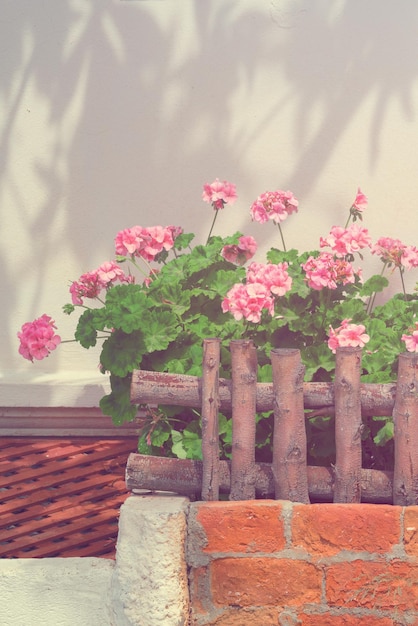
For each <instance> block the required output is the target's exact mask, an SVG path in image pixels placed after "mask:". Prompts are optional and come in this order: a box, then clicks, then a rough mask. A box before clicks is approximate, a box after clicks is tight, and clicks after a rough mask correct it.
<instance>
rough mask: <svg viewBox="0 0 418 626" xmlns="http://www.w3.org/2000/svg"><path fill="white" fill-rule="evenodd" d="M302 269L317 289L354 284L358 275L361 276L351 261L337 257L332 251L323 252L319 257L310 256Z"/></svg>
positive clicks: (313, 287) (312, 285)
mask: <svg viewBox="0 0 418 626" xmlns="http://www.w3.org/2000/svg"><path fill="white" fill-rule="evenodd" d="M302 269H303V270H304V272H305V273H306V281H307V283H308V285H309V287H311V288H312V289H315V290H316V291H320V290H321V289H324V287H327V288H328V289H336V288H337V287H338V285H347V284H353V283H354V282H355V279H356V275H357V276H360V272H359V271H358V270H355V269H354V268H353V266H352V265H351V263H350V262H349V261H346V260H345V259H340V258H338V257H335V256H334V255H333V254H331V253H330V252H321V253H320V254H319V256H318V257H313V256H310V257H309V258H308V259H307V261H306V263H303V265H302Z"/></svg>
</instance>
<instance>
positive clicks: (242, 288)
mask: <svg viewBox="0 0 418 626" xmlns="http://www.w3.org/2000/svg"><path fill="white" fill-rule="evenodd" d="M202 198H203V200H204V201H205V202H207V203H209V204H210V205H211V206H212V207H213V210H214V219H213V223H212V226H211V229H210V233H209V236H208V239H207V241H206V243H205V244H204V245H195V246H194V247H193V248H192V247H191V245H190V244H191V242H192V240H193V239H194V235H193V234H186V233H184V232H183V230H182V229H181V228H180V227H175V226H167V227H162V226H155V227H150V228H145V227H142V226H134V227H132V228H127V229H125V230H122V231H120V232H119V233H118V234H117V236H116V238H115V251H116V255H115V259H114V260H113V261H110V262H106V263H104V264H103V265H101V266H100V267H99V268H98V269H97V270H95V271H93V272H88V273H86V274H83V275H82V276H81V277H80V278H79V279H78V280H77V281H75V282H73V283H72V284H71V287H70V294H71V299H72V303H71V304H66V305H65V306H64V311H65V313H67V314H71V313H73V312H74V311H75V310H81V311H82V312H81V315H80V318H79V320H78V324H77V327H76V330H75V340H76V341H78V342H79V343H80V344H81V345H82V346H83V347H84V348H87V349H88V348H90V347H92V346H94V345H96V342H97V341H98V340H99V339H101V340H103V346H102V351H101V357H100V368H101V371H102V372H103V373H109V374H110V383H111V392H110V394H108V395H106V396H105V397H104V398H102V400H101V403H100V406H101V409H102V411H103V412H104V413H105V414H106V415H110V416H111V417H112V419H113V421H114V422H115V423H116V424H121V423H122V422H124V421H127V420H132V419H134V418H135V416H136V414H137V410H138V407H136V406H132V405H131V403H130V399H129V390H130V384H131V377H132V371H133V370H134V369H144V370H155V371H165V372H171V373H181V374H189V375H196V376H200V375H201V371H202V356H203V354H202V344H203V339H204V338H207V337H218V338H220V339H221V342H222V344H221V345H222V350H221V359H222V362H221V372H220V375H221V376H223V377H229V376H230V357H229V351H228V350H227V349H226V348H227V347H228V345H229V342H230V341H231V340H234V339H242V338H243V337H244V338H247V339H252V340H253V342H254V343H255V345H256V347H257V349H258V362H259V380H260V381H263V382H268V381H271V376H272V371H271V365H270V360H269V355H270V351H271V349H272V348H275V347H287V348H298V349H300V351H301V356H302V360H303V362H304V365H305V368H306V373H305V380H307V381H329V380H332V376H333V373H334V367H335V360H334V357H333V352H335V350H336V348H337V347H338V346H361V347H363V346H365V350H364V351H363V360H362V381H363V382H380V383H383V382H390V381H392V380H394V378H395V377H396V358H397V356H398V354H399V353H400V352H402V351H403V350H404V349H405V347H406V349H407V350H410V351H415V352H417V351H418V322H417V321H416V314H417V311H418V295H417V294H407V293H406V292H405V288H404V289H403V293H402V294H397V295H395V296H393V297H392V298H390V299H389V300H387V301H386V303H385V304H382V305H379V306H375V297H376V294H377V293H378V292H381V291H383V290H384V289H385V287H387V285H388V279H387V278H386V277H385V276H384V275H383V273H384V272H385V271H386V270H387V269H388V268H389V269H390V270H391V271H392V272H393V271H394V270H397V271H399V272H400V276H401V278H402V285H403V286H404V282H403V276H404V272H405V271H407V270H410V269H412V268H416V267H418V249H417V248H416V247H415V246H407V245H405V244H403V243H402V242H400V241H399V240H397V239H392V238H389V237H384V238H380V239H378V241H377V242H376V243H374V244H373V242H372V240H371V237H370V235H369V233H368V231H367V229H366V228H364V227H363V226H362V225H360V224H359V222H361V221H362V218H363V213H364V211H365V210H366V208H367V198H366V197H365V195H364V194H363V193H362V192H361V191H360V189H359V190H358V192H357V195H356V198H355V200H354V202H353V204H352V205H351V208H350V210H349V216H348V220H347V223H346V224H345V226H344V227H341V226H333V227H332V228H331V231H330V233H329V235H328V236H327V237H323V238H321V239H320V245H319V248H320V249H319V250H314V251H312V252H303V253H299V252H298V251H297V250H296V249H290V250H287V249H286V245H285V240H284V236H283V231H282V224H283V222H284V221H285V220H286V219H287V218H288V217H289V216H290V215H292V214H293V213H296V212H297V211H298V201H297V200H296V199H295V197H294V195H293V194H292V193H291V192H290V191H286V192H284V191H274V192H266V193H263V194H262V195H260V196H259V197H258V198H257V200H256V201H255V202H254V203H253V205H252V206H251V209H250V215H251V217H252V219H253V221H256V222H259V223H260V224H265V223H271V224H273V225H274V226H275V227H277V229H278V234H279V240H280V247H277V248H276V247H273V248H271V249H270V250H269V252H268V253H267V262H265V263H264V262H260V261H256V260H253V257H254V255H255V254H256V251H257V243H256V241H255V239H254V238H253V237H252V236H244V235H243V234H242V233H235V234H234V235H232V236H229V237H224V238H221V237H218V236H212V232H213V229H214V226H215V223H216V219H217V218H218V215H219V213H221V212H222V210H223V209H224V208H225V207H226V206H227V205H232V204H233V203H234V202H235V201H236V199H237V194H236V189H235V186H234V185H233V184H231V183H229V182H227V181H223V182H222V181H219V180H218V179H217V180H216V181H214V182H213V183H212V184H207V185H204V188H203V196H202ZM366 249H369V251H370V252H371V253H372V254H375V255H378V256H379V257H380V258H381V260H382V262H383V270H382V273H381V275H375V276H372V277H371V278H369V279H368V280H366V281H364V280H363V278H362V271H361V268H359V267H357V266H356V265H355V260H356V258H359V259H362V258H363V257H362V254H363V252H364V251H365V250H366ZM124 267H127V268H128V269H127V271H124ZM138 273H139V274H142V281H141V282H137V278H135V275H137V274H138ZM87 303H89V304H87ZM55 331H56V328H55V324H54V322H53V320H52V319H51V318H50V317H49V316H47V315H43V316H42V317H40V318H39V319H37V320H35V321H34V322H32V323H26V324H24V325H23V326H22V329H21V331H20V332H19V333H18V336H19V339H20V348H19V351H20V353H21V355H22V356H23V357H25V358H27V359H30V360H32V361H33V359H42V358H44V357H45V356H47V355H48V354H49V353H50V352H51V351H52V350H54V349H55V348H56V347H57V346H58V344H59V343H60V337H59V336H58V335H57V334H56V332H55ZM408 332H410V333H411V334H407V333H408ZM146 415H147V417H146V418H144V420H143V421H142V422H141V433H140V439H139V451H140V452H142V453H151V454H166V455H175V456H178V457H182V458H185V457H188V458H199V457H200V454H201V448H200V439H201V431H200V421H199V415H198V414H197V413H196V412H195V411H192V410H191V409H183V410H180V409H179V408H178V407H170V406H164V407H158V409H151V408H148V412H147V414H146ZM332 419H333V418H332V416H330V415H315V414H312V415H307V431H308V448H309V461H310V462H314V463H316V464H321V463H326V464H328V463H329V462H332V460H333V453H334V449H333V446H334V444H333V429H332V428H331V422H332ZM256 420H257V458H258V460H269V458H270V453H271V435H272V416H271V414H269V413H263V414H260V415H257V416H256ZM392 436H393V425H392V422H391V419H390V418H389V417H387V418H386V417H385V418H382V417H376V418H367V423H365V425H364V431H363V438H364V451H365V463H366V465H367V463H369V466H374V467H376V466H378V467H383V468H384V467H386V466H387V463H388V461H387V459H388V458H389V455H388V453H387V447H388V446H386V447H385V448H384V447H383V446H384V445H385V444H387V443H388V442H389V446H390V442H391V439H392ZM220 437H221V447H222V452H223V454H224V456H226V457H227V456H228V455H229V452H230V446H231V420H230V418H229V417H228V416H226V415H221V416H220ZM376 446H381V448H376ZM376 450H377V451H376Z"/></svg>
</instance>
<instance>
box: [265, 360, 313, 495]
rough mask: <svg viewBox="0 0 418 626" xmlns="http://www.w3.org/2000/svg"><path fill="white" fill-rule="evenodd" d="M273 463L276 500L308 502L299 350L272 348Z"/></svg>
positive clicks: (301, 372)
mask: <svg viewBox="0 0 418 626" xmlns="http://www.w3.org/2000/svg"><path fill="white" fill-rule="evenodd" d="M270 359H271V365H272V368H273V393H274V433H273V463H272V470H273V476H274V487H275V496H276V500H290V501H292V502H304V503H306V504H307V503H309V494H308V476H307V470H306V467H307V465H306V429H305V412H304V407H303V377H304V375H305V368H304V366H303V365H302V362H301V358H300V351H299V350H291V349H277V350H272V351H271V355H270Z"/></svg>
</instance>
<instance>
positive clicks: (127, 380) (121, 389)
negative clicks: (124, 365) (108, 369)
mask: <svg viewBox="0 0 418 626" xmlns="http://www.w3.org/2000/svg"><path fill="white" fill-rule="evenodd" d="M110 384H111V389H112V391H111V392H110V394H108V395H106V396H104V397H103V398H102V399H101V400H100V408H101V410H102V412H103V413H104V415H109V416H110V417H111V418H112V421H113V423H114V424H115V425H116V426H120V425H121V424H123V423H124V422H131V421H132V420H133V419H134V418H135V416H136V414H137V411H138V407H137V406H136V405H134V404H131V401H130V386H131V376H126V377H124V378H119V377H117V376H111V377H110Z"/></svg>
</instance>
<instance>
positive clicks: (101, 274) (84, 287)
mask: <svg viewBox="0 0 418 626" xmlns="http://www.w3.org/2000/svg"><path fill="white" fill-rule="evenodd" d="M117 282H121V283H130V282H133V278H132V276H127V275H126V274H125V272H124V271H123V270H122V269H121V268H120V267H119V265H117V263H115V262H114V261H107V262H106V263H103V264H102V265H101V266H100V267H99V268H97V270H94V271H92V272H86V273H85V274H82V275H81V276H80V278H79V279H78V280H76V281H74V282H73V283H72V284H71V286H70V294H71V300H72V303H73V304H79V305H82V304H83V298H97V297H98V296H99V295H100V292H101V291H102V289H107V288H108V287H110V286H111V285H113V284H114V283H117Z"/></svg>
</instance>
